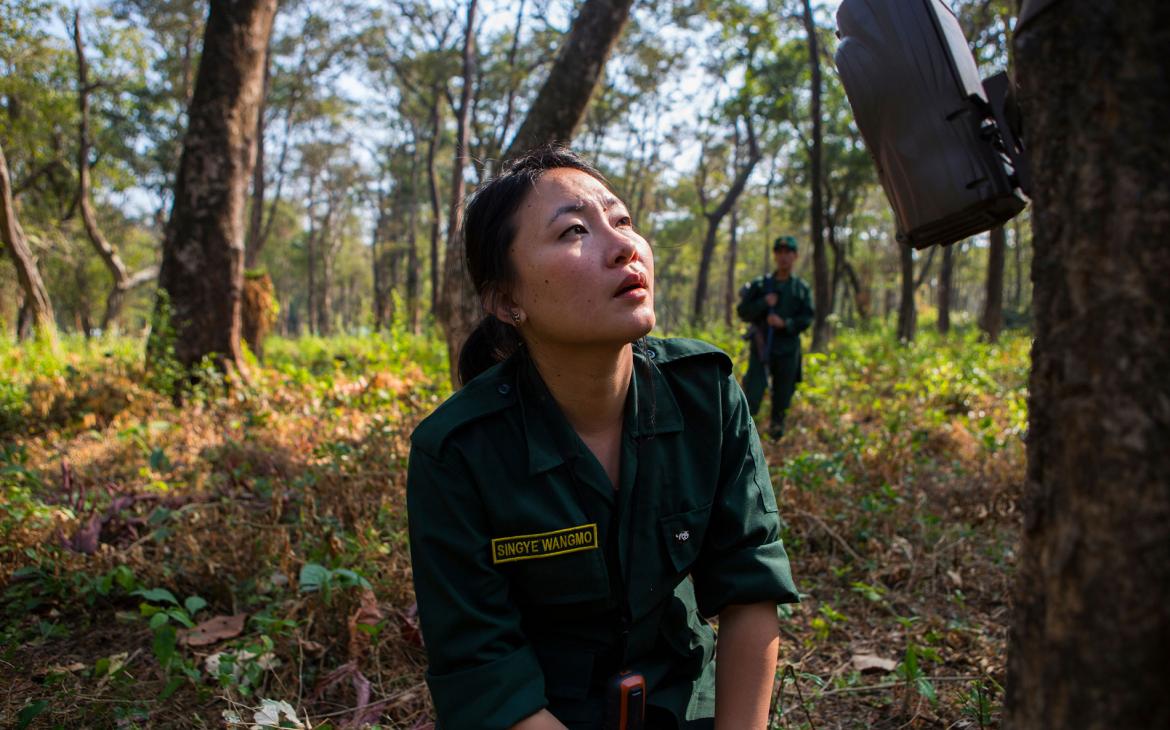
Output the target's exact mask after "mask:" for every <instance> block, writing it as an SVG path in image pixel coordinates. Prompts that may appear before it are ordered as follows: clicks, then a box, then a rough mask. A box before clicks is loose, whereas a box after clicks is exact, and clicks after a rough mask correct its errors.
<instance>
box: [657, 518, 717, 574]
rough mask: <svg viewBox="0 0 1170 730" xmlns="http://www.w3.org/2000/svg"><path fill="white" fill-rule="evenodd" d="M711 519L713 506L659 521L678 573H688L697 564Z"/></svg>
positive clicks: (668, 551) (671, 560)
mask: <svg viewBox="0 0 1170 730" xmlns="http://www.w3.org/2000/svg"><path fill="white" fill-rule="evenodd" d="M710 518H711V505H707V506H705V507H696V508H695V509H692V510H688V511H686V512H677V513H675V514H671V515H666V516H665V517H662V518H661V519H659V521H658V524H659V528H658V529H659V532H660V533H661V535H662V541H663V544H664V545H665V547H666V553H667V555H668V556H669V557H670V564H671V565H672V566H673V567H674V570H675V572H676V573H678V574H682V573H686V572H688V571H689V570H690V569H691V566H692V565H694V564H695V560H697V559H698V557H699V552H700V551H701V550H702V548H703V538H704V537H705V536H706V533H707V522H708V520H710Z"/></svg>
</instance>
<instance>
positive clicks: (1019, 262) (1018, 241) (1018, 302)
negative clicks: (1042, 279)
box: [1012, 216, 1024, 312]
mask: <svg viewBox="0 0 1170 730" xmlns="http://www.w3.org/2000/svg"><path fill="white" fill-rule="evenodd" d="M1012 244H1013V246H1012V255H1013V257H1014V258H1015V264H1016V286H1015V290H1014V291H1013V292H1012V309H1014V310H1016V311H1017V312H1019V311H1021V310H1022V309H1023V308H1024V264H1023V253H1024V239H1023V236H1022V235H1021V231H1020V217H1019V216H1016V217H1015V219H1013V220H1012Z"/></svg>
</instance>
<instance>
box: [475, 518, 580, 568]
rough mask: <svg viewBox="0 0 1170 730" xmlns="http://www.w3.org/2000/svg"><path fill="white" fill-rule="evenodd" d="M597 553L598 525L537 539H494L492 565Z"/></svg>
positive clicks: (524, 536)
mask: <svg viewBox="0 0 1170 730" xmlns="http://www.w3.org/2000/svg"><path fill="white" fill-rule="evenodd" d="M596 549H597V523H596V522H594V523H591V524H588V525H578V526H577V527H566V528H565V529H563V530H553V531H552V532H538V533H536V534H535V535H513V536H512V537H496V538H493V539H492V562H493V563H511V562H513V561H516V560H531V559H533V558H549V557H552V556H553V555H564V554H565V553H575V552H579V551H581V550H596Z"/></svg>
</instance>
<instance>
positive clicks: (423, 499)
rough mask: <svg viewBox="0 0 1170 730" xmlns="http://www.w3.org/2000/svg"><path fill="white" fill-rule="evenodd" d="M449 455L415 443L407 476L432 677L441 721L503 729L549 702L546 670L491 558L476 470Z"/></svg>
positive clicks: (447, 725)
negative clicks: (433, 452) (440, 455)
mask: <svg viewBox="0 0 1170 730" xmlns="http://www.w3.org/2000/svg"><path fill="white" fill-rule="evenodd" d="M443 456H444V458H443V460H442V462H440V461H439V460H438V459H435V458H433V457H432V456H431V455H429V454H428V453H426V452H424V451H423V450H421V449H419V448H418V447H417V446H416V447H415V448H413V449H412V450H411V454H410V465H409V469H408V477H407V514H408V520H409V529H410V550H411V564H412V568H413V573H414V587H415V595H416V597H417V600H418V609H419V621H420V624H421V628H422V634H423V638H424V640H425V643H426V650H427V658H428V660H429V663H430V667H429V669H428V670H427V685H428V686H429V687H430V690H431V696H432V698H433V699H434V702H435V710H436V712H437V713H438V717H439V723H440V725H441V726H442V727H443V728H444V729H445V730H461V729H463V728H476V729H477V730H478V729H480V728H482V729H484V730H489V729H491V728H507V727H510V726H512V725H514V724H515V723H517V722H519V721H520V720H523V719H524V718H526V717H528V716H529V715H532V714H533V713H535V712H537V711H538V710H540V709H542V708H543V707H545V706H546V705H547V704H548V701H547V699H546V698H545V694H544V675H543V673H542V671H541V669H540V665H539V663H538V662H537V660H536V656H535V654H534V652H533V650H532V648H531V647H530V646H529V644H528V642H527V640H526V638H525V636H524V634H523V632H522V631H521V628H520V614H519V611H518V610H517V608H516V607H515V605H514V604H513V603H512V602H511V600H510V598H509V595H508V582H507V579H506V578H505V577H504V576H503V575H502V574H501V573H500V572H499V571H498V570H496V568H495V566H493V565H492V563H491V559H490V543H491V533H490V530H489V528H488V525H487V524H486V520H485V515H486V514H487V511H486V509H485V508H484V505H483V503H482V500H481V498H480V495H479V493H478V491H477V489H476V484H475V480H474V479H473V477H472V476H471V471H470V470H469V469H468V468H467V466H466V464H465V462H464V461H463V459H462V458H461V456H460V455H459V454H458V453H457V452H455V451H454V449H448V450H447V451H445V452H444V455H443Z"/></svg>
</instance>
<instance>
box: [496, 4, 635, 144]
mask: <svg viewBox="0 0 1170 730" xmlns="http://www.w3.org/2000/svg"><path fill="white" fill-rule="evenodd" d="M632 4H633V0H586V1H585V3H584V4H583V5H582V6H581V10H580V12H579V13H578V14H577V17H576V18H575V19H574V20H573V26H572V28H570V29H569V35H568V37H567V38H566V39H565V43H564V45H563V46H561V49H560V52H559V53H558V54H557V58H556V60H555V61H554V62H553V67H552V70H551V71H550V72H549V75H548V79H547V80H546V81H545V82H544V85H543V86H541V87H540V92H539V93H538V94H537V96H536V100H535V101H534V102H532V107H531V108H530V109H529V110H528V114H527V115H526V116H525V117H524V122H523V123H522V124H521V125H520V129H519V130H518V131H517V132H516V136H515V137H514V138H513V139H512V143H511V144H510V145H509V146H508V151H507V152H506V153H505V154H504V157H505V158H508V157H514V156H516V155H519V154H521V153H523V152H525V151H527V150H530V149H532V148H533V147H537V146H539V145H542V144H548V143H549V142H563V143H566V144H568V143H569V142H570V141H572V139H573V133H574V131H576V129H577V126H578V125H580V124H581V120H582V119H584V118H585V110H586V109H587V108H588V107H589V100H590V98H591V97H592V96H593V92H594V91H595V90H596V89H597V85H598V83H599V82H600V80H601V73H602V71H603V70H604V69H605V63H606V61H607V60H608V59H609V54H610V52H611V51H612V50H613V47H614V45H615V44H616V43H617V40H618V38H619V37H620V36H621V34H622V30H623V29H624V28H625V26H626V21H627V20H629V17H630V6H631V5H632Z"/></svg>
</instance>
